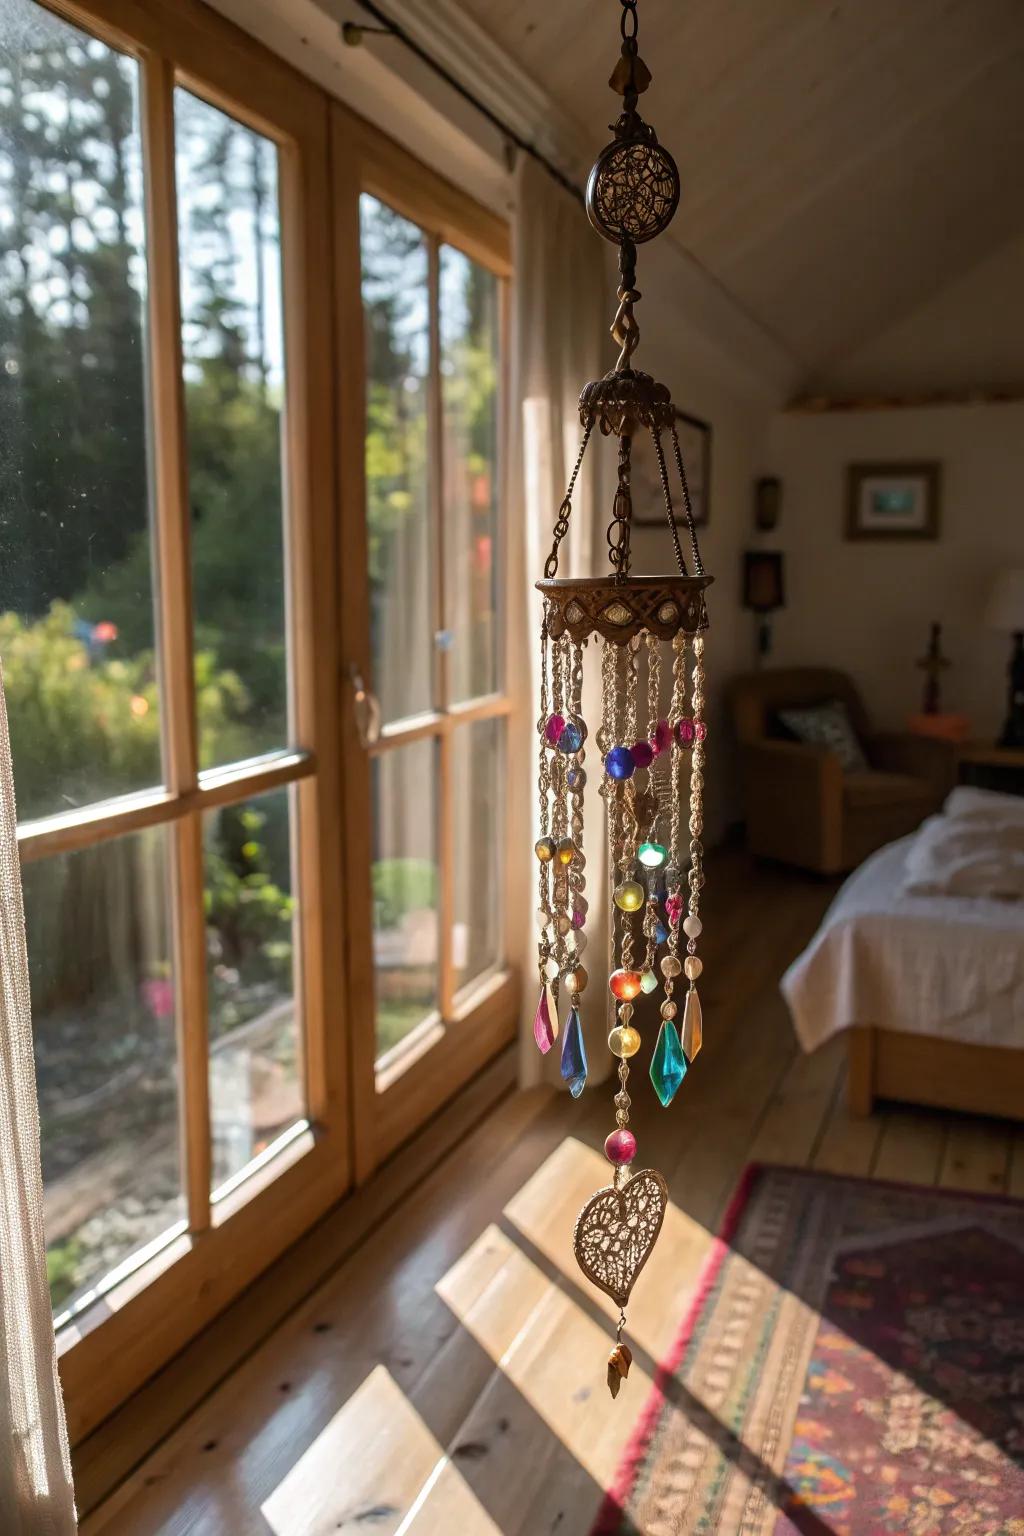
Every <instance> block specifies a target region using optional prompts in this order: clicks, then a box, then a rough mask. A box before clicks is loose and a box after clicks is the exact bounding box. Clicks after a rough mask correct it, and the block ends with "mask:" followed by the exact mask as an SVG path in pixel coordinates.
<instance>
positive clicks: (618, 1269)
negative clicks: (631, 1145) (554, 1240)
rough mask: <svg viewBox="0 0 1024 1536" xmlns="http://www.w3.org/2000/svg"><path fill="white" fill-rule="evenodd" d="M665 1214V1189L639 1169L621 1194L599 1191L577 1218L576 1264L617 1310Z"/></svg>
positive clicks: (659, 1179)
mask: <svg viewBox="0 0 1024 1536" xmlns="http://www.w3.org/2000/svg"><path fill="white" fill-rule="evenodd" d="M667 1208H668V1185H667V1184H666V1183H665V1180H664V1179H663V1178H662V1176H661V1174H660V1173H656V1172H655V1170H654V1169H653V1168H643V1169H641V1171H640V1172H639V1173H634V1175H633V1177H632V1178H631V1179H627V1180H626V1182H625V1183H624V1184H623V1185H622V1187H621V1189H616V1188H615V1185H614V1184H609V1185H607V1186H606V1188H604V1189H599V1190H598V1191H597V1194H596V1195H591V1197H590V1199H589V1200H588V1201H587V1203H586V1205H585V1206H584V1207H583V1209H582V1211H580V1214H579V1215H578V1216H577V1218H576V1228H575V1231H574V1232H573V1235H572V1245H573V1249H574V1251H575V1254H576V1262H577V1264H578V1265H579V1266H580V1269H582V1271H583V1273H584V1274H585V1275H586V1277H587V1279H588V1280H590V1281H592V1282H593V1284H594V1285H596V1286H597V1287H598V1289H599V1290H602V1291H604V1293H605V1295H606V1296H610V1297H611V1298H612V1300H613V1301H614V1302H616V1303H617V1304H618V1306H619V1307H623V1308H624V1307H625V1305H626V1303H627V1301H628V1300H629V1293H630V1291H631V1290H632V1289H633V1286H634V1285H635V1283H636V1278H637V1276H638V1275H639V1273H640V1271H641V1270H642V1269H643V1267H644V1265H645V1264H646V1263H647V1260H648V1259H649V1258H650V1256H651V1252H652V1250H653V1248H654V1245H655V1243H656V1242H657V1241H658V1233H659V1232H660V1231H661V1224H662V1222H663V1221H664V1220H665V1211H666V1210H667Z"/></svg>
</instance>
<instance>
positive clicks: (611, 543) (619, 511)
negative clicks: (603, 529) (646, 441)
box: [605, 436, 633, 581]
mask: <svg viewBox="0 0 1024 1536" xmlns="http://www.w3.org/2000/svg"><path fill="white" fill-rule="evenodd" d="M629 461H630V440H629V438H628V437H625V436H623V437H620V438H619V484H618V487H617V489H616V492H615V501H614V503H613V505H612V520H611V522H610V523H609V524H608V531H607V533H606V534H605V538H606V540H607V543H608V559H609V560H610V561H611V563H612V565H613V566H614V568H615V580H616V581H625V579H626V577H627V576H628V575H629V564H630V554H629V535H630V527H631V524H632V521H633V497H632V494H631V492H630V489H629V467H630V465H629Z"/></svg>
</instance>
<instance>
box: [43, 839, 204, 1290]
mask: <svg viewBox="0 0 1024 1536" xmlns="http://www.w3.org/2000/svg"><path fill="white" fill-rule="evenodd" d="M166 837H167V833H166V831H165V830H164V829H163V828H152V829H150V830H148V831H145V832H137V833H133V834H131V835H130V836H127V837H121V838H117V839H115V840H114V841H112V842H108V843H102V844H100V845H99V846H98V847H96V848H87V849H85V850H83V851H82V852H80V853H69V854H62V855H60V856H59V857H57V858H53V859H45V860H42V861H40V862H39V863H35V864H26V865H25V867H24V870H23V872H22V878H23V883H24V891H25V923H26V929H27V933H28V957H29V971H30V974H31V981H32V1017H33V1028H34V1037H35V1057H36V1076H37V1086H38V1093H39V1122H40V1129H41V1132H42V1152H43V1181H44V1184H45V1202H44V1204H45V1212H44V1214H45V1220H46V1237H47V1245H48V1246H47V1268H48V1270H49V1274H50V1292H51V1295H52V1297H53V1304H54V1309H55V1310H57V1311H61V1310H63V1309H64V1308H66V1307H68V1306H69V1305H72V1304H73V1303H74V1300H75V1298H76V1297H77V1296H78V1295H80V1293H81V1292H82V1291H83V1290H84V1289H86V1288H87V1287H89V1286H92V1285H95V1284H96V1283H97V1282H98V1281H99V1280H101V1279H102V1277H103V1276H104V1275H105V1274H107V1273H108V1272H109V1271H110V1270H111V1269H113V1268H114V1266H115V1265H117V1264H120V1263H121V1262H122V1260H124V1259H126V1258H127V1257H128V1256H129V1255H130V1254H132V1253H133V1252H134V1251H135V1250H136V1249H138V1248H141V1247H142V1246H143V1245H144V1244H146V1243H148V1242H150V1241H151V1240H152V1239H153V1238H155V1237H158V1236H159V1235H160V1233H162V1232H164V1231H166V1229H167V1228H168V1227H170V1226H172V1225H173V1224H174V1223H175V1222H177V1221H179V1220H180V1219H182V1218H183V1216H184V1201H183V1197H182V1193H181V1171H180V1161H179V1152H178V1060H177V1043H176V1034H175V1019H174V980H173V975H172V970H171V953H172V951H171V929H170V920H169V916H168V912H169V906H168V901H169V897H168V881H167V847H166Z"/></svg>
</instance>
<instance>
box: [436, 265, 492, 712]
mask: <svg viewBox="0 0 1024 1536" xmlns="http://www.w3.org/2000/svg"><path fill="white" fill-rule="evenodd" d="M498 294H499V287H498V279H497V278H496V277H495V276H494V275H493V274H492V273H490V272H488V271H486V269H485V268H483V267H480V266H478V265H477V264H476V262H475V261H470V259H469V257H468V256H463V254H462V252H461V251H455V250H452V248H451V246H448V245H444V246H442V247H441V398H442V408H443V421H444V516H445V544H444V547H445V565H446V571H445V578H446V581H445V587H446V600H447V605H448V628H449V630H450V631H451V672H450V676H451V698H452V700H453V701H454V702H455V703H458V702H460V701H461V700H464V699H471V698H475V697H476V696H478V695H479V694H483V693H493V692H495V691H496V690H497V688H498V686H499V679H498V616H497V608H498V600H497V597H498V588H497V575H498V573H497V560H498V555H499V540H498Z"/></svg>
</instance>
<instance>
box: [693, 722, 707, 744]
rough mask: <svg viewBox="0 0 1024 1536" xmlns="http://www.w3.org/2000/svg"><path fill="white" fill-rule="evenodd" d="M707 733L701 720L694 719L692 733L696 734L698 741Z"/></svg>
mask: <svg viewBox="0 0 1024 1536" xmlns="http://www.w3.org/2000/svg"><path fill="white" fill-rule="evenodd" d="M707 733H708V728H707V726H706V725H705V723H704V721H703V720H695V721H694V722H693V734H694V735H695V736H696V738H697V740H698V741H703V740H704V738H705V736H706V735H707Z"/></svg>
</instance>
